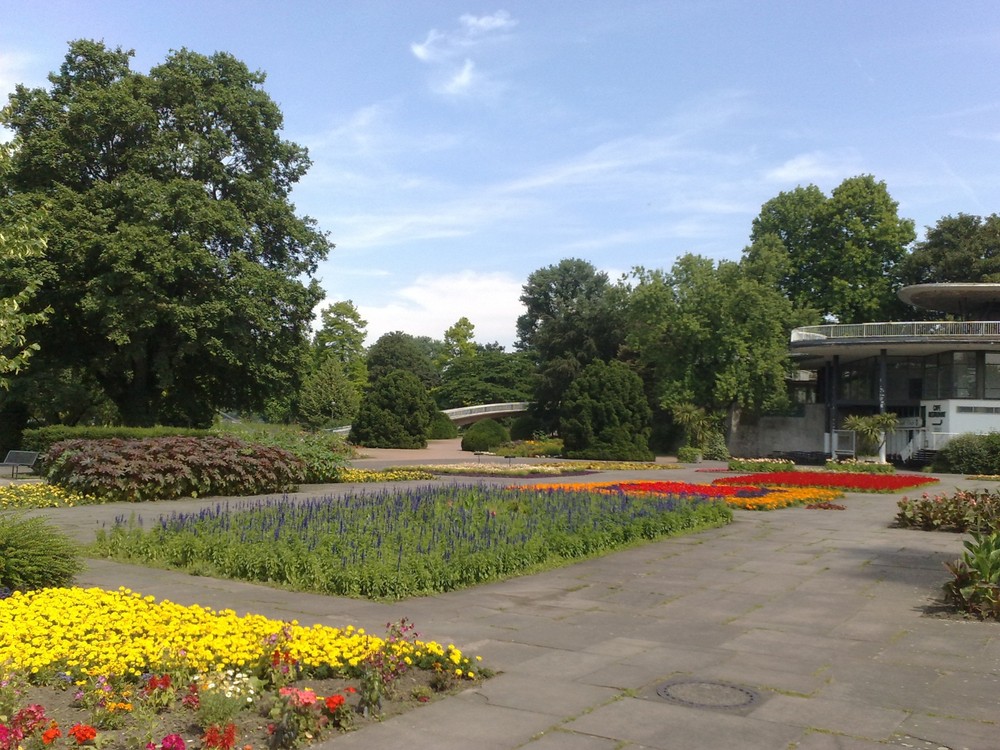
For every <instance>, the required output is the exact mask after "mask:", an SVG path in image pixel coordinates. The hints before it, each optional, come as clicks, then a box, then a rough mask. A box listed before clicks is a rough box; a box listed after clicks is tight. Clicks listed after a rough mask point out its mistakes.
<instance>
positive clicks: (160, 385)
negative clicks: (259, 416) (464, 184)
mask: <svg viewBox="0 0 1000 750" xmlns="http://www.w3.org/2000/svg"><path fill="white" fill-rule="evenodd" d="M131 57H132V53H131V52H128V51H123V50H122V49H120V48H116V49H109V48H108V47H106V46H105V45H104V44H102V43H99V42H93V41H76V42H72V43H71V44H70V48H69V52H68V54H67V55H66V57H65V60H64V62H63V64H62V65H61V66H60V68H59V70H58V71H57V72H54V73H52V74H51V75H50V76H49V81H50V85H49V86H48V87H46V88H27V87H24V86H18V87H17V88H16V90H15V92H14V93H13V94H12V95H11V97H10V102H9V105H8V106H7V107H6V108H5V109H4V110H3V114H2V118H0V122H2V124H4V125H6V126H7V127H8V128H10V129H11V130H12V131H13V132H14V135H15V139H14V149H13V159H12V168H11V170H10V171H9V172H8V173H7V174H6V175H5V176H4V177H3V182H2V185H0V189H2V191H3V197H4V201H3V203H2V205H0V211H2V213H3V214H4V216H3V217H0V220H2V219H7V220H10V218H12V217H19V216H23V215H26V214H28V213H29V212H34V211H35V210H36V209H37V208H38V207H40V206H44V207H45V208H46V211H45V214H44V220H43V223H42V225H41V226H40V231H41V232H42V233H43V234H44V236H46V237H47V238H48V247H47V251H46V254H45V257H44V258H43V259H41V260H33V261H31V264H32V265H31V268H32V269H33V272H34V273H36V274H37V278H38V280H39V281H40V283H41V286H40V288H39V290H38V294H37V295H36V297H35V299H34V300H33V302H32V309H33V310H40V309H43V308H45V307H47V306H50V307H51V308H52V309H53V311H54V314H53V315H52V318H51V321H50V324H49V325H47V326H45V327H44V328H39V329H37V332H36V333H35V334H34V335H33V340H34V341H36V342H37V343H40V344H41V347H42V348H41V352H40V354H39V365H40V366H45V367H47V368H49V369H51V370H53V371H55V370H65V369H66V368H78V369H80V370H82V371H84V372H86V373H87V374H88V376H89V377H92V378H93V380H94V381H95V382H96V383H97V384H98V385H99V387H100V388H101V389H102V390H103V392H104V393H105V394H106V395H107V397H108V398H109V399H110V400H111V401H113V402H114V404H115V405H116V406H117V409H118V411H119V413H120V416H121V419H122V420H123V421H124V422H125V423H126V424H133V425H143V424H152V423H155V422H162V423H172V424H206V423H207V422H209V421H210V420H211V418H212V414H213V411H214V410H215V409H217V408H220V407H232V408H255V407H259V406H261V405H262V404H263V403H264V402H265V401H266V400H267V399H268V397H269V396H272V395H273V394H275V393H279V392H281V391H283V390H288V389H289V388H292V387H294V385H295V384H294V382H292V381H293V380H294V373H295V372H296V371H297V367H298V363H299V362H300V361H301V355H302V351H303V348H304V347H305V346H307V344H308V335H307V334H308V324H309V321H310V320H311V318H312V310H313V308H314V307H315V305H316V304H317V303H318V301H319V300H320V299H321V297H322V292H321V290H320V289H319V286H318V284H317V283H316V282H315V281H303V279H308V278H309V277H311V276H312V274H313V273H314V272H315V270H316V264H317V262H318V261H319V260H321V259H323V258H324V257H325V256H326V254H327V253H328V251H329V249H330V247H331V245H330V243H329V242H328V240H327V238H326V236H325V235H324V234H323V233H322V232H320V231H318V230H317V228H316V226H315V223H314V222H313V221H312V220H311V219H309V218H307V217H301V216H298V215H297V214H296V213H295V209H294V206H293V205H292V203H291V202H290V200H289V194H290V191H291V189H292V187H293V185H294V184H295V183H296V182H297V181H298V180H299V179H300V178H301V177H302V176H303V175H304V174H305V172H306V169H307V168H308V166H309V159H308V156H307V153H306V151H305V149H304V148H302V147H300V146H298V145H296V144H294V143H291V142H289V141H286V140H283V139H282V138H281V136H280V130H281V128H282V115H281V112H280V110H279V108H278V106H277V105H276V104H275V103H274V101H272V100H271V98H270V97H269V96H268V95H267V93H266V92H265V91H264V90H263V83H264V75H263V74H262V73H259V72H253V71H251V70H250V69H248V68H247V66H246V65H245V64H244V63H242V62H240V61H239V60H237V59H236V58H235V57H233V56H232V55H229V54H226V53H221V52H220V53H216V54H213V55H212V56H210V57H206V56H204V55H200V54H197V53H194V52H190V51H188V50H184V49H182V50H180V51H176V52H172V53H171V54H170V55H169V56H168V57H167V59H166V60H165V62H163V63H162V64H160V65H157V66H156V67H154V68H152V69H151V70H150V72H149V73H148V74H140V73H137V72H134V71H132V70H131V69H130V67H129V61H130V58H131Z"/></svg>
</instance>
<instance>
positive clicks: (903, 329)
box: [791, 320, 1000, 343]
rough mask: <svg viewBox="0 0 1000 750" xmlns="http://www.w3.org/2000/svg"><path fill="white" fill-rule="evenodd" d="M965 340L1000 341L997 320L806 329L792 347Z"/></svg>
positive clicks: (794, 333)
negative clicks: (865, 341) (847, 342)
mask: <svg viewBox="0 0 1000 750" xmlns="http://www.w3.org/2000/svg"><path fill="white" fill-rule="evenodd" d="M934 336H939V337H945V338H956V337H965V336H984V337H985V336H989V337H1000V321H997V320H978V321H976V320H939V321H931V320H922V321H914V322H912V323H833V324H831V325H823V326H803V327H802V328H796V329H794V330H793V331H792V339H791V340H792V343H795V342H797V341H821V340H824V339H867V338H891V337H934Z"/></svg>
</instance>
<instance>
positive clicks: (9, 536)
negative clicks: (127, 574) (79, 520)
mask: <svg viewBox="0 0 1000 750" xmlns="http://www.w3.org/2000/svg"><path fill="white" fill-rule="evenodd" d="M82 567H83V566H82V564H81V563H80V558H79V553H78V551H77V548H76V545H75V544H73V542H72V541H71V540H70V539H69V538H68V537H67V536H66V535H65V534H63V533H62V532H60V531H58V530H57V529H55V528H53V527H52V526H50V525H49V524H48V522H47V521H45V520H44V519H42V518H26V517H24V516H22V515H20V514H14V513H0V589H3V588H7V589H10V590H12V591H30V590H32V589H41V588H49V587H59V586H69V585H70V584H72V583H73V577H74V576H75V575H76V574H77V573H79V572H80V570H81V569H82Z"/></svg>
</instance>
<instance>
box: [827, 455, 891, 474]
mask: <svg viewBox="0 0 1000 750" xmlns="http://www.w3.org/2000/svg"><path fill="white" fill-rule="evenodd" d="M823 468H824V469H825V470H826V471H844V472H848V473H850V474H895V473H896V467H895V466H893V465H892V464H890V463H882V462H879V461H858V460H857V459H854V458H847V459H844V460H843V461H833V460H828V461H827V462H826V465H825V466H824V467H823Z"/></svg>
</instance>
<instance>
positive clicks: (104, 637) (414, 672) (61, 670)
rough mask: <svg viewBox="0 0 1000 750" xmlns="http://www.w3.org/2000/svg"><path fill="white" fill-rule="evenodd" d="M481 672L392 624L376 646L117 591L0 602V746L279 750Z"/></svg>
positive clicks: (330, 631)
mask: <svg viewBox="0 0 1000 750" xmlns="http://www.w3.org/2000/svg"><path fill="white" fill-rule="evenodd" d="M488 674H489V672H488V670H485V669H483V668H481V667H480V664H479V660H478V657H476V658H469V657H467V656H465V655H463V654H462V652H461V651H460V650H458V649H456V648H455V647H454V646H453V645H447V646H442V645H441V644H440V643H436V642H434V641H422V640H420V639H419V636H418V635H417V633H416V632H415V631H414V630H413V625H412V623H409V622H407V621H405V620H403V621H400V622H397V623H390V624H388V625H387V626H386V635H385V636H384V637H376V636H373V635H369V634H367V633H366V632H365V631H364V630H363V629H356V628H354V627H352V626H347V627H346V628H342V629H341V628H332V627H327V626H320V625H315V626H312V627H304V626H301V625H299V624H298V623H295V622H281V621H277V620H271V619H268V618H265V617H261V616H259V615H253V614H247V615H244V616H238V615H237V614H236V613H235V612H232V611H231V610H223V611H218V612H217V611H214V610H212V609H209V608H205V607H200V606H192V607H184V606H181V605H178V604H174V603H172V602H168V601H160V602H157V601H155V600H154V599H153V597H148V596H147V597H143V596H142V595H140V594H138V593H136V592H132V591H129V590H127V589H124V588H123V589H120V590H118V591H105V590H102V589H93V588H92V589H80V588H50V589H44V590H40V591H35V592H30V593H26V594H14V595H12V596H10V597H8V598H5V599H0V745H2V746H3V747H4V748H5V749H7V748H10V749H11V750H13V749H16V748H19V747H21V746H23V747H24V748H25V750H29V749H34V748H41V747H43V746H49V745H51V746H53V747H60V746H66V747H73V746H77V745H83V744H86V745H94V746H96V747H98V748H101V749H102V750H108V749H110V750H133V749H134V750H141V749H143V748H154V749H155V750H184V749H185V748H188V747H190V748H192V749H194V748H205V749H206V750H232V748H234V747H244V748H247V747H249V748H259V749H260V750H263V749H264V748H269V749H270V750H282V749H284V748H293V747H296V746H299V745H303V744H307V743H309V742H312V741H317V740H321V739H324V737H326V736H329V734H330V733H331V732H332V731H334V730H336V729H342V730H346V729H350V728H351V727H352V726H361V725H363V724H364V723H366V722H370V721H374V720H377V719H378V718H380V717H381V716H384V715H391V714H392V713H396V712H399V711H400V710H405V709H408V708H410V707H413V706H415V705H416V704H417V703H418V702H423V701H425V700H427V699H430V698H431V697H433V696H434V695H435V693H441V692H447V691H450V690H452V689H454V688H456V687H458V686H460V685H463V684H468V683H469V682H471V681H474V680H477V679H479V678H480V677H482V676H488Z"/></svg>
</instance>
